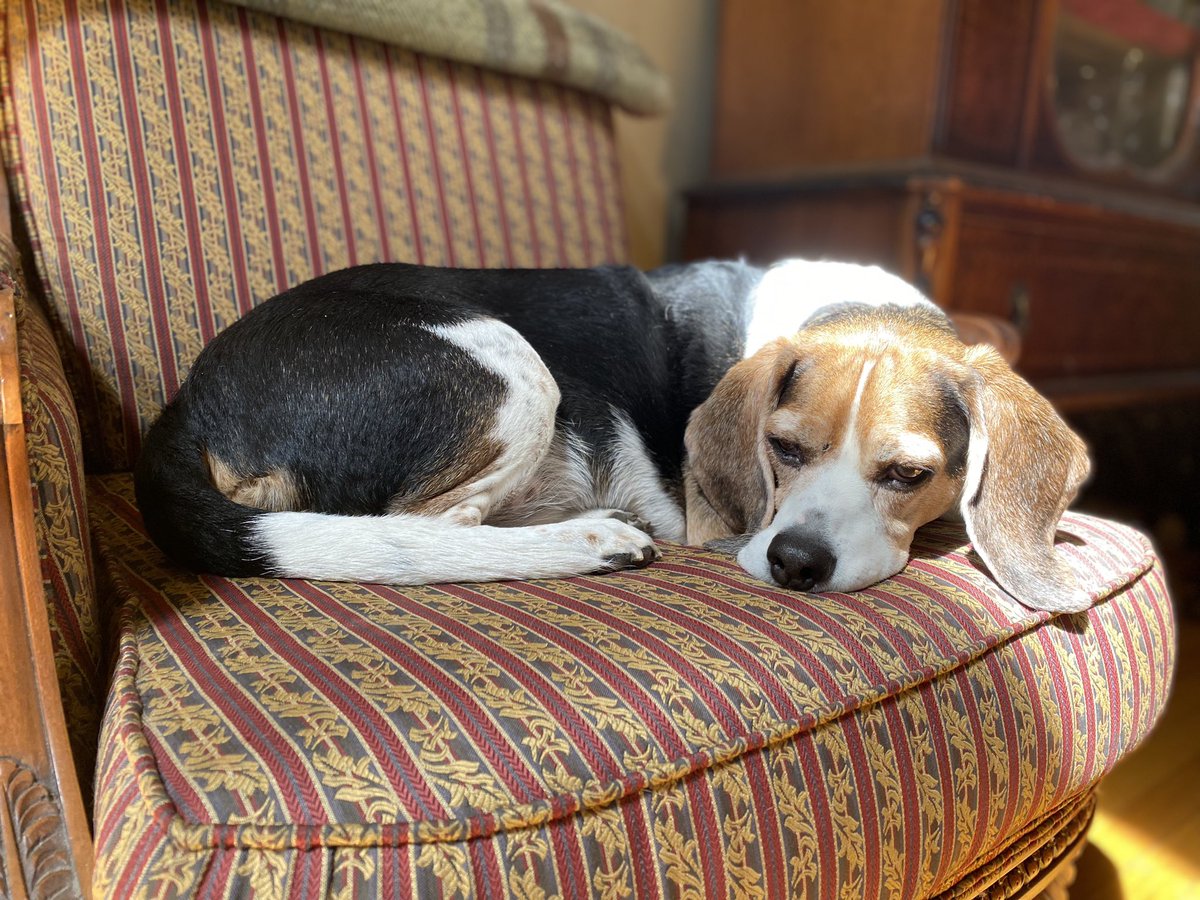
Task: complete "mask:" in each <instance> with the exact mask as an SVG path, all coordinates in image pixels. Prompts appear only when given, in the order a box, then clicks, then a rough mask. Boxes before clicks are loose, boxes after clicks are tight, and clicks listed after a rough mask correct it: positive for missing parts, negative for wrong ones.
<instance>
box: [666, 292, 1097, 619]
mask: <svg viewBox="0 0 1200 900" xmlns="http://www.w3.org/2000/svg"><path fill="white" fill-rule="evenodd" d="M686 442H687V450H688V459H689V462H688V471H687V512H688V540H689V542H690V543H704V542H707V541H709V540H712V539H714V538H720V537H724V536H728V535H737V534H744V533H749V534H753V537H752V538H751V539H750V540H749V542H748V543H746V544H745V545H744V546H743V547H742V549H741V551H740V552H739V554H738V561H739V562H740V563H741V565H742V566H743V567H744V568H745V569H746V570H747V571H749V572H750V573H751V574H753V575H756V576H758V577H759V578H762V579H763V580H765V581H774V582H777V583H779V584H781V585H784V586H787V587H792V588H796V589H799V590H815V591H822V590H826V591H851V590H858V589H859V588H863V587H866V586H868V585H870V584H873V583H875V582H877V581H879V580H881V579H883V578H886V577H888V576H889V575H892V574H894V573H895V572H897V571H899V570H900V569H901V568H902V567H903V566H904V564H905V563H906V562H907V560H908V551H909V545H910V544H911V542H912V538H913V534H914V532H915V531H916V530H917V528H919V527H920V526H921V525H924V524H925V523H926V522H929V521H931V520H933V519H936V518H938V517H941V516H943V515H946V514H948V513H950V514H954V513H958V512H961V515H962V518H963V519H964V521H965V522H966V526H967V531H968V534H969V536H970V538H971V540H972V542H973V544H974V546H975V549H976V551H977V552H978V553H979V555H980V556H981V557H982V558H983V560H984V562H985V563H986V564H987V565H988V567H989V568H990V569H991V571H992V573H993V575H994V577H995V578H996V580H997V581H999V582H1000V584H1001V585H1002V586H1004V587H1005V588H1006V589H1007V590H1008V591H1009V592H1010V593H1012V594H1013V595H1014V596H1015V597H1017V599H1019V600H1021V601H1022V602H1023V603H1025V604H1026V605H1029V606H1033V607H1036V608H1040V609H1048V610H1056V611H1076V610H1079V609H1082V608H1084V607H1085V606H1086V604H1087V598H1086V596H1085V595H1084V594H1083V593H1082V592H1081V591H1080V589H1079V587H1078V585H1077V583H1076V580H1075V578H1074V576H1073V574H1072V572H1071V570H1070V568H1069V567H1068V566H1067V565H1066V564H1065V563H1063V562H1062V561H1061V560H1059V559H1058V558H1057V557H1056V555H1055V552H1054V546H1053V544H1054V534H1055V528H1056V525H1057V523H1058V520H1059V517H1060V516H1061V515H1062V512H1063V510H1064V509H1065V508H1066V507H1067V505H1068V504H1069V503H1070V502H1071V500H1072V499H1074V497H1075V494H1076V491H1077V490H1078V488H1079V486H1080V484H1081V483H1082V482H1083V480H1084V479H1085V478H1086V476H1087V473H1088V468H1089V466H1088V457H1087V450H1086V448H1085V446H1084V444H1083V442H1082V441H1081V440H1080V439H1079V438H1078V437H1077V436H1076V435H1075V434H1074V433H1073V432H1072V431H1071V430H1070V429H1069V428H1068V427H1067V426H1066V424H1065V423H1064V422H1063V421H1062V419H1060V418H1059V416H1058V415H1057V414H1056V413H1055V412H1054V410H1053V408H1052V407H1051V406H1050V404H1049V403H1048V402H1047V401H1046V400H1045V399H1044V398H1043V397H1041V396H1040V395H1039V394H1038V393H1037V392H1036V391H1034V390H1033V388H1031V387H1030V386H1029V384H1027V383H1026V382H1025V381H1024V380H1023V379H1022V378H1020V377H1019V376H1018V375H1016V374H1015V373H1014V372H1013V371H1012V369H1011V368H1009V366H1008V364H1007V363H1006V362H1005V361H1004V360H1003V359H1002V358H1001V357H1000V355H999V354H997V353H996V352H995V351H994V350H993V349H991V348H990V347H985V346H974V347H966V346H964V345H963V344H962V343H960V342H959V341H958V339H957V338H956V337H955V336H954V335H953V334H952V333H951V332H950V330H949V329H948V327H946V326H945V324H944V323H943V322H942V321H941V320H940V318H939V317H937V316H936V315H935V314H932V313H929V312H923V311H921V310H919V309H917V310H912V309H907V310H906V309H899V308H895V307H883V308H881V309H877V310H872V311H863V312H857V313H854V312H852V313H846V314H843V315H840V316H837V317H834V318H832V319H830V320H827V321H825V322H823V323H819V324H816V325H811V326H809V327H807V328H805V329H804V330H803V331H801V332H800V333H798V334H797V335H795V336H794V337H791V338H784V339H778V340H775V341H772V342H770V343H768V344H766V345H765V346H763V347H762V349H760V350H759V351H758V352H756V353H755V354H754V355H753V356H751V357H750V358H748V359H745V360H743V361H741V362H740V363H738V364H737V365H735V366H734V367H733V368H732V369H731V370H730V371H729V372H728V373H727V374H726V376H725V377H724V379H723V380H722V381H721V382H720V383H719V384H718V385H717V387H716V389H715V390H714V391H713V393H712V395H711V396H710V398H709V399H708V400H707V401H706V402H705V403H704V404H703V405H701V406H700V407H699V408H698V409H697V410H696V411H695V412H694V413H693V415H692V418H691V421H690V423H689V425H688V430H687V441H686Z"/></svg>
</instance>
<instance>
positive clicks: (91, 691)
mask: <svg viewBox="0 0 1200 900" xmlns="http://www.w3.org/2000/svg"><path fill="white" fill-rule="evenodd" d="M5 243H7V242H5ZM15 255H16V251H15V250H14V249H13V248H12V246H11V245H8V246H4V245H0V281H2V282H4V283H6V284H9V283H11V284H12V285H13V287H14V289H15V309H16V318H17V353H18V358H19V361H20V366H21V410H22V412H23V414H24V415H23V418H24V424H25V443H26V451H27V453H28V458H29V475H30V478H31V479H32V480H33V484H32V488H33V511H34V532H35V534H36V535H37V542H38V555H39V556H40V558H41V565H42V581H43V584H44V586H45V591H46V604H47V607H48V611H49V614H50V615H49V620H50V630H51V635H52V638H53V642H54V668H55V671H56V673H57V675H58V684H59V688H60V690H61V692H62V698H63V707H64V710H65V712H66V716H67V720H68V721H69V722H70V723H71V728H70V738H71V751H72V755H73V756H74V758H75V764H76V767H77V769H78V770H79V774H80V777H81V780H82V781H83V782H84V785H85V788H86V787H90V785H91V774H92V768H93V766H94V763H95V761H96V737H97V734H98V732H99V730H100V711H101V708H102V707H103V705H104V681H105V677H104V674H103V665H102V657H103V651H102V647H103V641H102V635H101V622H102V621H103V616H102V614H101V610H100V609H98V608H97V605H96V594H95V591H94V590H93V578H92V571H93V570H92V541H91V536H90V534H89V532H88V521H87V515H86V509H87V506H86V501H85V490H86V487H85V484H84V474H83V454H82V451H81V446H80V436H79V421H78V419H77V418H76V415H75V402H74V400H73V399H72V397H71V391H70V388H69V387H68V385H67V379H66V375H65V374H64V373H63V367H62V359H61V357H60V356H59V352H58V348H57V347H56V346H55V343H54V337H53V335H52V334H51V332H50V326H49V324H48V323H47V322H46V316H45V315H44V314H43V313H42V311H41V308H40V307H39V306H38V305H37V303H35V302H33V301H32V300H31V299H30V298H29V296H28V294H27V293H26V290H25V285H24V284H23V281H22V278H21V274H20V268H19V266H18V265H17V264H16V261H15Z"/></svg>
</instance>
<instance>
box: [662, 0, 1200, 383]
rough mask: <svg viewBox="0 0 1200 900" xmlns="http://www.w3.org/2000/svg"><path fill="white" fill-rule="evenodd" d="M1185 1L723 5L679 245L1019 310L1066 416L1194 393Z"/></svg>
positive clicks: (1193, 132)
mask: <svg viewBox="0 0 1200 900" xmlns="http://www.w3.org/2000/svg"><path fill="white" fill-rule="evenodd" d="M1163 10H1167V12H1164V11H1163ZM1171 10H1174V12H1173V13H1171ZM1169 13H1171V14H1169ZM1189 15H1194V16H1196V17H1197V18H1200V4H1196V3H1192V2H1190V0H1046V2H1036V0H1008V2H1005V3H995V2H992V0H957V2H954V0H905V2H902V3H887V2H883V0H863V2H855V3H825V2H822V0H726V2H725V4H724V6H723V11H722V30H721V38H720V39H721V49H720V56H719V68H718V87H717V91H716V110H715V118H714V144H713V165H712V178H711V180H710V181H709V183H707V184H705V185H702V186H700V187H698V188H697V189H695V190H693V191H691V192H690V193H689V195H688V218H687V230H686V236H685V243H684V251H685V255H687V256H688V257H689V258H697V257H702V256H737V255H743V256H746V257H748V258H751V259H755V260H759V261H770V260H772V259H776V258H780V257H783V256H788V255H806V256H831V257H838V258H844V259H855V260H859V261H864V262H877V263H880V264H881V265H884V266H886V267H888V268H890V269H892V270H894V271H897V272H900V273H901V274H903V275H905V276H906V277H909V278H910V279H912V280H913V281H914V282H916V283H918V284H919V285H920V286H921V287H923V288H924V289H925V290H926V291H927V292H928V293H929V294H930V295H931V296H932V297H933V298H934V299H935V300H936V301H937V302H938V303H940V304H941V305H943V306H944V307H946V308H948V309H954V310H961V311H971V312H984V313H988V314H991V315H996V316H1000V317H1003V318H1005V319H1008V320H1009V321H1011V322H1013V323H1014V324H1015V325H1016V326H1017V327H1018V328H1019V329H1020V330H1021V331H1022V333H1023V337H1024V342H1023V351H1022V361H1021V366H1022V369H1023V370H1024V372H1025V373H1026V374H1027V375H1028V376H1029V377H1030V378H1031V379H1032V380H1034V381H1035V382H1036V383H1038V385H1039V386H1040V387H1042V388H1043V390H1045V391H1046V392H1047V393H1049V394H1051V395H1052V396H1054V398H1055V399H1056V400H1057V401H1058V402H1059V403H1060V405H1063V406H1066V407H1072V406H1075V407H1081V406H1090V405H1105V404H1113V403H1118V402H1122V401H1130V400H1142V399H1146V398H1149V397H1162V396H1168V395H1177V394H1192V393H1197V394H1200V203H1197V200H1198V199H1200V150H1198V144H1200V141H1198V135H1200V63H1198V60H1200V53H1198V52H1197V51H1198V49H1200V28H1198V27H1197V24H1196V22H1194V21H1193V20H1192V19H1190V18H1189Z"/></svg>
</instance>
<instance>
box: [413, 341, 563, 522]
mask: <svg viewBox="0 0 1200 900" xmlns="http://www.w3.org/2000/svg"><path fill="white" fill-rule="evenodd" d="M428 328H429V330H430V331H432V332H433V333H434V334H436V335H438V336H439V337H441V338H442V339H444V340H447V341H449V342H450V343H452V344H455V345H457V346H459V347H461V348H463V350H465V351H466V352H467V353H468V354H469V355H470V356H471V358H472V359H474V360H475V361H476V362H478V363H479V364H480V365H481V366H483V367H484V368H485V369H488V370H489V371H491V372H494V373H495V374H496V375H499V376H500V378H502V379H503V380H504V384H505V398H504V402H503V403H502V404H501V405H500V408H499V409H498V410H497V411H496V420H495V423H494V424H493V426H492V432H491V437H492V439H493V440H495V441H496V442H497V443H499V444H500V445H501V446H502V447H503V448H504V450H503V451H501V454H500V457H499V458H498V459H497V460H496V462H495V463H494V464H493V465H492V466H491V468H490V471H489V472H488V473H487V474H486V475H485V476H484V477H482V478H480V479H479V480H478V481H477V482H476V483H475V484H474V485H473V488H474V489H473V492H472V494H471V496H469V497H467V498H466V499H464V500H463V501H461V502H460V503H457V504H455V506H454V507H452V508H451V509H449V510H447V511H446V512H445V513H443V514H442V517H443V518H445V519H448V520H449V521H451V522H458V523H462V524H467V525H478V524H480V523H481V522H483V521H485V520H486V519H487V517H488V513H489V512H491V510H492V508H493V507H495V506H497V505H498V504H499V503H500V502H501V501H502V500H503V499H504V498H505V497H506V496H507V495H508V494H509V493H510V492H511V491H512V490H513V489H514V488H515V487H517V486H518V485H520V484H523V483H525V482H526V481H527V480H528V479H529V477H530V475H531V474H532V473H533V472H534V471H535V470H536V469H537V468H538V466H539V465H540V464H541V462H542V459H543V457H545V455H546V453H547V451H548V450H549V449H550V443H551V439H552V438H553V436H554V414H555V411H556V410H557V409H558V401H559V390H558V384H557V382H555V380H554V376H552V375H551V374H550V370H549V369H547V368H546V364H545V363H544V362H542V358H541V357H540V356H538V354H537V351H536V350H534V349H533V347H531V346H530V344H529V342H528V341H526V340H525V338H523V337H521V335H520V334H519V333H518V332H517V331H516V329H514V328H511V327H509V326H508V325H505V324H504V323H503V322H500V321H498V320H496V319H470V320H468V321H466V322H461V323H459V324H457V325H431V326H428Z"/></svg>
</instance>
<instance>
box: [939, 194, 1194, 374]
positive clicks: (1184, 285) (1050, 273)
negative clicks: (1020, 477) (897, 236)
mask: <svg viewBox="0 0 1200 900" xmlns="http://www.w3.org/2000/svg"><path fill="white" fill-rule="evenodd" d="M956 218H957V227H956V228H955V229H954V230H955V232H956V238H957V239H956V241H955V244H956V246H955V252H954V253H953V262H952V263H951V268H952V270H951V272H949V273H947V274H948V276H949V277H948V278H947V279H946V282H945V285H946V289H945V291H944V297H941V298H939V299H941V300H942V302H943V303H944V304H945V305H947V306H949V307H951V308H953V309H960V310H964V311H970V312H979V313H987V314H990V315H995V316H1000V317H1002V318H1005V319H1009V320H1010V321H1013V322H1014V324H1016V325H1018V327H1019V328H1020V329H1021V331H1022V333H1023V342H1022V350H1021V369H1022V371H1024V372H1025V373H1026V374H1027V375H1029V376H1032V377H1055V376H1075V375H1093V374H1100V373H1105V374H1109V373H1117V372H1149V371H1155V370H1159V371H1161V370H1170V369H1183V368H1196V367H1200V227H1191V226H1189V225H1185V224H1182V223H1179V222H1170V221H1161V220H1154V219H1148V218H1141V217H1138V216H1133V215H1129V214H1125V213H1118V212H1113V211H1111V210H1102V209H1098V208H1093V207H1087V206H1083V205H1077V204H1064V203H1058V202H1054V201H1051V200H1046V199H1043V198H1036V197H1028V198H1019V197H1013V196H1012V195H1008V194H997V193H991V192H973V191H965V192H964V193H963V195H962V198H961V205H960V207H959V209H958V210H957V216H956Z"/></svg>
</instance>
